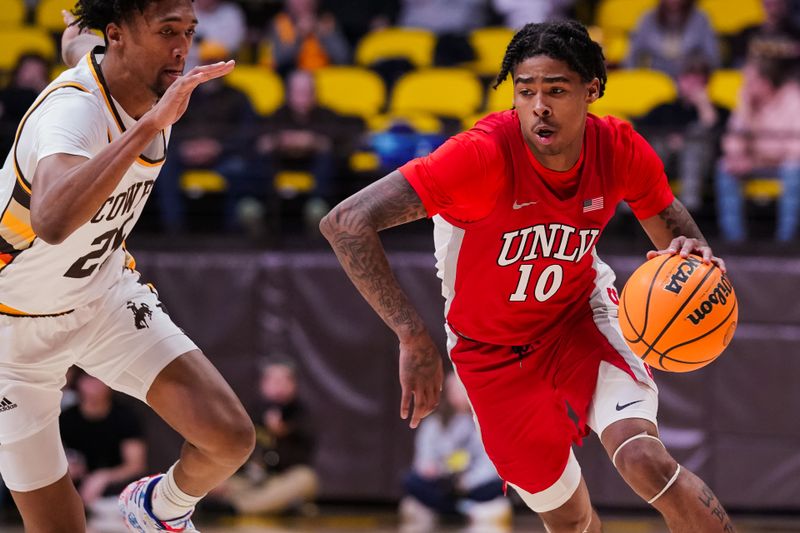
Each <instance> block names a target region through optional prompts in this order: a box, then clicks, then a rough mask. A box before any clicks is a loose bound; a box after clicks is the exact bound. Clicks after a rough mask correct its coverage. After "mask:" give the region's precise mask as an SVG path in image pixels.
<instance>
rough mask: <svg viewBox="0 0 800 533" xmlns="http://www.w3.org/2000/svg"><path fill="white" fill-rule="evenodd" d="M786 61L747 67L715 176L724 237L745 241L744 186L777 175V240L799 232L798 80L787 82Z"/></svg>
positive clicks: (790, 236) (799, 153)
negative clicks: (779, 187) (748, 181)
mask: <svg viewBox="0 0 800 533" xmlns="http://www.w3.org/2000/svg"><path fill="white" fill-rule="evenodd" d="M788 72H789V69H788V68H787V66H786V62H785V61H777V60H769V61H768V60H759V61H755V62H752V63H749V64H748V65H747V66H746V67H745V69H744V77H745V82H744V87H743V89H742V92H741V94H740V97H739V104H738V106H737V108H736V109H735V110H734V112H733V115H732V116H731V119H730V121H729V122H728V129H727V133H726V134H725V136H724V138H723V145H722V146H723V157H722V158H721V160H720V162H719V164H718V168H717V174H716V194H717V216H718V220H719V225H720V229H721V230H722V235H723V238H724V239H725V240H727V241H732V242H739V241H743V240H744V239H745V237H746V230H745V220H744V216H745V215H744V199H743V196H742V186H741V185H742V184H741V182H742V181H743V180H744V179H747V178H752V177H776V176H777V177H779V178H780V179H781V183H782V186H783V191H782V194H781V197H780V199H779V200H778V206H777V209H778V211H777V230H776V233H775V238H776V239H777V240H778V241H779V242H788V241H791V240H792V239H794V238H795V236H796V234H797V223H798V211H800V120H798V117H800V82H798V81H797V80H791V79H787V75H788Z"/></svg>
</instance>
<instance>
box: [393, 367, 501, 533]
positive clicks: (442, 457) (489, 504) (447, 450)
mask: <svg viewBox="0 0 800 533" xmlns="http://www.w3.org/2000/svg"><path fill="white" fill-rule="evenodd" d="M405 491H406V493H407V496H405V497H404V498H403V499H402V501H401V502H400V518H401V520H402V521H403V523H404V524H405V525H406V528H405V529H431V528H432V526H433V525H434V523H435V521H436V519H437V517H438V516H439V515H445V516H447V515H451V516H452V515H465V516H466V517H468V518H469V520H470V521H471V522H472V524H473V525H474V526H475V530H476V531H490V530H495V529H496V528H498V527H503V526H505V527H510V524H511V512H512V510H511V504H510V502H509V500H508V499H506V498H505V497H504V496H503V482H502V481H501V480H500V478H499V477H498V475H497V471H496V470H495V468H494V465H492V463H491V461H490V460H489V457H488V456H487V455H486V452H485V451H484V449H483V444H481V439H480V436H479V435H478V430H477V429H476V427H475V422H474V421H473V419H472V411H471V409H470V405H469V399H468V398H467V393H466V391H465V390H464V387H463V385H462V384H461V382H460V381H459V380H458V378H457V377H456V375H455V374H452V373H451V374H449V375H448V376H447V378H446V379H445V385H444V395H443V398H442V403H441V404H440V405H439V407H438V409H437V411H436V412H434V413H433V414H432V415H431V416H429V417H428V418H425V419H424V420H423V421H422V422H421V423H420V426H419V429H417V435H416V440H415V442H414V464H413V466H412V470H411V472H410V473H409V474H408V475H407V476H406V480H405ZM492 526H494V528H492Z"/></svg>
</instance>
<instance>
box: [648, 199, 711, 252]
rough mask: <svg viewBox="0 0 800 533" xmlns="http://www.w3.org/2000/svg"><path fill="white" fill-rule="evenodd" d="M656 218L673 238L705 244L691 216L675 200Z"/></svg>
mask: <svg viewBox="0 0 800 533" xmlns="http://www.w3.org/2000/svg"><path fill="white" fill-rule="evenodd" d="M658 217H659V218H660V219H661V220H663V221H664V222H665V223H666V225H667V229H669V230H670V231H671V232H672V236H673V237H680V236H681V235H685V236H686V237H690V238H694V239H697V240H699V241H701V242H706V239H705V237H703V233H702V232H701V231H700V228H698V227H697V224H696V223H695V221H694V219H693V218H692V215H691V214H689V211H687V210H686V208H685V207H684V206H683V204H681V203H680V202H679V201H677V200H675V201H674V202H672V203H671V204H670V205H669V206H668V207H667V208H666V209H664V210H663V211H661V212H660V213H659V214H658Z"/></svg>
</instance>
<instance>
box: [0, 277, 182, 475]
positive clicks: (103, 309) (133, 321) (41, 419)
mask: <svg viewBox="0 0 800 533" xmlns="http://www.w3.org/2000/svg"><path fill="white" fill-rule="evenodd" d="M138 279H139V274H138V273H134V272H131V271H125V272H124V273H123V276H122V278H121V279H120V280H119V281H118V282H117V283H116V284H115V285H114V286H112V287H111V288H110V289H109V291H108V292H107V293H106V295H105V296H103V297H102V298H99V299H97V300H95V301H94V302H91V303H90V304H87V305H85V306H83V307H80V308H78V309H75V310H74V311H72V312H70V313H68V314H64V315H60V316H52V317H13V316H5V315H3V316H0V446H3V445H6V444H10V443H12V442H15V441H19V440H21V439H24V438H26V437H29V436H31V435H33V434H35V433H37V432H39V431H41V430H43V429H44V428H45V427H47V426H48V425H49V424H50V423H51V422H52V421H53V420H55V419H56V418H58V415H59V412H60V401H61V388H62V387H63V386H64V384H65V382H66V379H65V374H66V371H67V369H68V368H69V367H70V366H72V365H77V366H79V367H81V368H83V369H84V370H85V371H86V372H87V373H89V374H91V375H93V376H95V377H97V378H99V379H100V380H102V381H103V382H104V383H106V384H107V385H108V386H109V387H111V388H112V389H114V390H117V391H120V392H124V393H126V394H128V395H130V396H133V397H135V398H138V399H139V400H142V401H143V402H145V403H146V395H147V391H148V389H149V388H150V385H151V384H152V383H153V380H154V379H155V378H156V376H157V375H158V374H159V372H161V370H162V369H164V367H166V366H167V365H168V364H169V363H170V362H171V361H172V360H174V359H175V358H176V357H178V356H180V355H182V354H184V353H186V352H189V351H191V350H194V349H197V346H196V345H195V344H194V343H193V342H192V341H191V340H190V339H189V338H188V337H187V336H186V335H185V334H184V333H183V331H182V330H181V329H180V328H178V327H177V326H176V325H175V324H174V323H173V322H172V320H171V319H170V318H169V315H167V313H166V311H165V310H164V307H163V305H162V304H161V302H159V300H158V295H157V293H156V292H155V290H154V289H152V287H151V286H148V285H142V284H141V283H139V281H138ZM0 473H2V472H0Z"/></svg>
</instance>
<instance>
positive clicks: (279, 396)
mask: <svg viewBox="0 0 800 533" xmlns="http://www.w3.org/2000/svg"><path fill="white" fill-rule="evenodd" d="M259 392H260V393H261V405H260V406H259V411H258V412H259V417H258V418H257V419H256V420H255V425H256V436H257V437H256V450H255V452H253V456H252V457H251V459H250V461H249V462H248V463H247V464H246V465H245V466H244V467H243V470H242V471H241V472H240V473H239V474H237V475H235V476H233V477H232V478H231V479H229V480H228V481H227V482H225V484H224V485H222V487H220V489H219V490H218V491H217V497H221V498H223V499H224V500H225V501H226V502H228V503H229V504H230V505H231V506H233V508H234V510H235V511H236V512H238V513H245V514H253V513H279V512H282V511H287V510H291V509H293V508H296V507H298V506H301V505H303V504H305V503H307V502H310V501H311V500H313V498H314V497H315V496H316V494H317V490H318V486H319V480H318V478H317V474H316V472H314V470H313V469H312V468H311V462H312V456H313V453H314V444H315V443H314V437H313V434H312V430H311V428H310V424H309V419H308V415H307V413H306V410H305V408H304V407H303V405H302V403H301V402H300V400H299V398H298V383H297V373H296V369H295V366H294V363H293V362H292V361H290V360H289V359H284V358H274V359H271V360H269V361H267V362H266V363H265V364H264V365H263V367H262V369H261V381H260V385H259Z"/></svg>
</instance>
